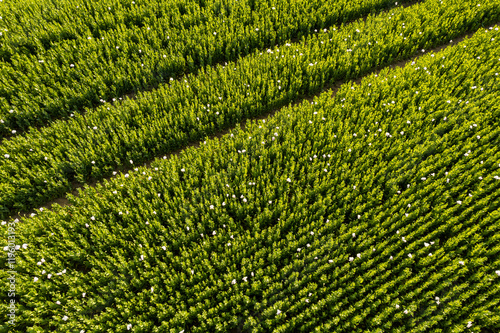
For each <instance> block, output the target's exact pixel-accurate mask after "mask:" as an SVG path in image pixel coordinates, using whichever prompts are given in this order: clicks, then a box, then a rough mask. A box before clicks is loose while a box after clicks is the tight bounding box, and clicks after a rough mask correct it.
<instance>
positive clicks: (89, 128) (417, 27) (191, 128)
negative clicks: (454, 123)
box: [0, 0, 500, 217]
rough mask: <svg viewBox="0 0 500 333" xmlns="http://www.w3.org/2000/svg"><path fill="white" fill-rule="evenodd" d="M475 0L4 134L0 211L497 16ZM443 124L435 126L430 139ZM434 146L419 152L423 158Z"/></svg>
mask: <svg viewBox="0 0 500 333" xmlns="http://www.w3.org/2000/svg"><path fill="white" fill-rule="evenodd" d="M476 3H478V1H477V0H470V1H457V2H452V3H445V4H443V3H441V2H440V1H434V0H433V1H426V2H424V3H422V4H417V5H414V6H412V7H408V8H398V9H394V10H392V11H391V12H387V13H383V14H380V15H376V16H375V15H371V16H369V17H368V18H367V19H366V20H365V21H361V20H360V21H357V22H354V23H351V24H348V25H346V26H344V27H342V28H341V29H339V30H337V29H335V28H334V29H333V30H330V31H323V30H322V31H321V32H320V33H317V34H313V35H310V36H308V37H307V38H304V40H303V42H301V43H294V44H291V43H286V44H285V45H283V46H279V47H275V48H273V49H268V50H267V51H264V50H261V51H260V52H259V51H257V52H255V53H253V54H251V55H249V56H247V57H244V58H242V59H240V60H238V62H233V63H228V64H227V66H217V67H216V68H206V69H204V70H202V71H201V72H200V73H199V74H198V75H188V76H187V77H186V78H185V79H183V80H182V81H172V83H171V84H170V85H168V84H165V85H161V86H160V87H159V88H158V89H156V90H154V91H150V92H144V93H140V94H139V96H138V98H137V99H136V100H128V101H124V102H122V103H118V104H117V105H115V106H101V107H99V108H97V109H95V110H93V111H92V112H89V113H88V114H86V115H85V116H82V115H79V114H76V115H75V117H74V119H72V120H69V121H56V122H54V123H53V124H52V126H50V127H47V128H43V129H40V130H32V131H30V132H29V133H27V134H25V135H20V136H16V137H13V138H10V139H8V140H5V139H4V141H3V142H2V145H1V146H0V156H6V155H8V156H10V157H9V158H3V157H2V158H0V181H1V183H0V203H1V204H0V212H1V213H2V214H3V215H2V216H4V217H5V216H8V215H9V214H11V213H12V212H16V211H19V210H28V209H31V208H35V207H38V206H39V205H41V204H43V203H45V202H47V201H48V200H50V199H51V198H55V197H57V196H59V195H60V194H61V193H64V192H66V191H68V190H69V189H70V188H71V187H70V184H71V183H72V182H73V181H75V180H76V181H78V182H81V183H85V182H89V181H92V180H99V179H102V177H103V176H109V175H110V173H111V170H113V169H117V168H120V169H122V170H123V169H126V168H127V167H129V166H132V165H140V164H142V163H144V162H146V161H148V160H150V159H152V158H154V157H156V156H158V155H160V154H164V153H166V152H171V151H174V150H176V149H179V148H181V147H185V146H186V145H187V144H188V143H189V142H192V141H194V140H200V139H203V138H204V137H205V136H206V135H210V134H214V133H216V132H217V131H220V130H223V129H226V128H228V127H230V126H234V125H235V124H236V123H238V122H240V121H242V120H244V119H247V118H248V117H252V116H257V115H262V114H264V113H266V112H268V111H270V110H272V109H274V108H277V107H280V106H284V105H286V104H287V103H289V102H291V101H293V100H295V99H297V98H299V97H300V96H302V95H303V94H308V93H314V92H318V91H319V90H320V89H321V88H322V87H324V86H325V85H326V84H328V83H333V82H335V81H337V80H341V79H349V78H354V77H357V76H360V75H363V74H366V72H367V71H368V70H369V69H370V68H375V67H377V66H382V65H388V64H389V63H390V62H392V61H393V59H401V58H408V57H409V56H411V55H413V54H414V53H415V50H416V49H421V48H423V49H425V48H429V47H432V46H435V45H438V44H439V43H443V42H445V41H446V42H447V41H449V40H450V39H452V38H455V37H456V36H458V35H460V34H463V33H464V32H466V31H468V30H471V29H477V28H478V27H479V26H481V25H483V24H488V23H490V22H492V21H495V20H498V18H499V17H500V9H499V8H500V6H499V4H500V1H499V0H495V1H490V2H488V3H487V4H483V5H481V6H476ZM436 13H438V14H439V17H438V18H435V16H436ZM478 17H481V19H480V18H478ZM459 18H460V20H459ZM457 22H458V23H457ZM403 23H404V24H403ZM358 31H359V32H358ZM386 89H390V88H386ZM457 89H460V88H457ZM446 130H447V129H446V127H443V128H441V129H440V131H439V132H438V133H439V135H444V133H445V131H446ZM304 135H308V133H307V132H305V133H304ZM436 135H437V134H436ZM435 148H436V147H428V148H427V147H426V148H422V149H428V151H427V154H432V152H433V150H432V149H435ZM394 154H396V153H394ZM424 157H425V155H424ZM280 158H282V157H280ZM130 161H132V162H133V163H132V164H131V162H130ZM413 163H418V161H413ZM310 181H311V182H312V181H313V180H312V178H311V179H310ZM33 184H36V187H33V186H32V185H33ZM310 185H312V184H310ZM387 194H388V193H384V195H387ZM244 213H245V212H243V211H239V212H236V213H235V214H236V216H240V214H244Z"/></svg>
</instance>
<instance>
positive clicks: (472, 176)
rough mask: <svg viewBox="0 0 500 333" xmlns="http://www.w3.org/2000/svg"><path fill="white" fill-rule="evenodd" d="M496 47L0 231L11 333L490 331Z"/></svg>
mask: <svg viewBox="0 0 500 333" xmlns="http://www.w3.org/2000/svg"><path fill="white" fill-rule="evenodd" d="M499 37H500V32H498V28H495V29H491V30H486V31H484V29H480V31H478V32H477V33H476V34H475V35H474V36H473V37H472V38H471V39H469V40H466V41H464V42H462V43H460V44H458V45H456V46H454V47H449V48H447V49H446V50H444V51H442V52H440V53H437V54H429V55H426V56H423V57H421V58H420V59H418V60H416V61H415V62H413V63H411V64H408V65H407V66H406V67H405V68H403V69H397V70H393V71H389V70H383V71H382V72H381V73H380V74H378V75H371V76H369V77H366V78H365V79H363V80H362V81H361V84H360V85H355V84H345V85H343V86H342V87H341V88H340V90H339V91H338V93H337V94H336V96H335V97H333V98H332V97H331V93H330V92H329V91H328V92H325V93H323V94H322V95H321V96H320V97H319V98H317V99H315V100H314V101H313V103H312V104H309V103H303V104H302V105H299V106H297V107H294V108H285V109H283V110H281V111H279V112H278V113H277V114H276V115H275V117H273V118H272V119H270V120H269V121H265V122H264V121H263V122H255V123H250V124H249V125H248V126H247V129H246V130H245V131H241V132H240V131H237V132H235V133H231V134H229V135H226V136H224V137H223V138H222V139H221V140H220V141H217V140H208V141H207V142H206V144H205V145H202V146H201V147H200V148H199V149H191V148H190V149H187V150H186V151H185V152H184V153H183V154H181V155H180V156H178V157H177V156H176V157H174V158H172V159H169V160H158V161H156V162H154V163H153V164H152V167H151V168H149V169H147V168H139V170H138V171H137V172H131V173H130V174H129V175H128V177H127V176H125V175H122V176H121V177H119V178H117V179H114V180H112V181H110V182H105V183H104V185H98V186H97V187H96V188H87V189H86V190H85V191H84V193H82V195H80V196H79V197H73V198H72V201H73V205H72V206H68V207H65V208H57V209H55V210H54V211H46V212H43V213H41V214H39V215H37V216H35V217H34V218H32V219H28V220H26V221H25V222H22V223H17V224H16V222H12V223H13V224H14V225H15V227H16V232H17V234H16V237H18V238H19V240H18V241H19V242H20V244H21V243H25V244H26V245H25V246H24V247H23V250H21V251H19V252H18V255H19V256H20V260H19V261H18V264H17V266H18V267H17V271H18V272H19V273H18V274H19V275H18V276H17V279H18V281H19V283H18V285H19V286H20V290H19V294H20V296H19V299H20V311H19V313H18V314H19V317H20V318H21V319H20V320H21V321H20V322H19V324H18V325H19V326H18V327H17V328H16V329H17V331H19V332H21V331H30V330H33V331H35V330H44V331H48V330H61V331H80V330H82V329H83V330H91V329H97V330H102V331H106V330H113V331H121V330H123V331H126V330H127V327H130V330H131V331H132V332H133V331H141V330H142V331H148V332H163V331H172V332H179V331H182V330H185V331H190V332H207V331H216V330H222V331H245V332H248V331H252V332H270V331H273V332H311V331H314V330H316V329H319V330H320V331H323V330H326V331H332V332H352V331H354V330H357V329H360V330H363V331H367V330H373V331H377V330H378V331H388V330H397V331H405V332H409V331H412V332H413V331H415V332H419V331H426V330H427V331H428V330H429V329H432V330H444V331H451V330H452V329H455V330H457V331H459V332H460V331H465V330H466V328H467V327H469V325H470V327H473V329H474V330H478V331H480V330H492V331H494V330H498V329H499V328H500V317H499V316H498V313H499V311H498V310H499V309H500V284H499V283H498V279H500V267H499V266H498V265H500V246H498V233H499V231H500V230H499V228H500V226H499V224H498V221H499V218H500V193H499V192H498V191H497V189H498V184H499V182H500V175H499V174H498V173H499V171H500V148H499V146H498V142H499V140H500V126H499V125H500V124H499V119H500V118H499V115H500V108H499V106H498V103H497V101H498V98H499V94H500V90H499V89H498V87H499V85H498V82H499V80H500V78H499V77H498V75H495V74H496V73H497V71H498V69H499V68H500V46H498V44H496V43H492V41H494V40H495V39H498V38H499ZM49 274H50V276H49ZM3 280H5V279H3ZM2 297H4V298H5V297H6V296H5V295H3V296H2ZM158 304H161V306H158ZM145 309H147V310H145ZM469 323H470V324H469ZM129 325H130V326H129ZM15 332H16V330H15Z"/></svg>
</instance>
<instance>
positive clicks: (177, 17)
mask: <svg viewBox="0 0 500 333" xmlns="http://www.w3.org/2000/svg"><path fill="white" fill-rule="evenodd" d="M26 2H27V1H23V2H22V3H21V4H19V3H9V4H6V5H5V6H6V8H5V11H2V10H1V9H2V7H1V6H4V5H3V4H2V5H1V6H0V13H1V14H0V16H2V20H0V24H2V23H3V24H4V25H5V28H6V29H7V31H4V32H3V33H2V35H0V41H1V42H2V43H1V44H0V45H1V47H0V59H3V62H2V66H1V69H0V71H1V72H0V73H1V76H2V81H1V82H0V134H1V135H2V136H3V137H7V136H12V135H13V134H16V132H18V131H20V130H27V129H28V128H30V127H31V126H43V125H46V124H47V123H50V122H51V121H52V120H54V119H58V118H69V117H70V115H71V114H73V113H77V112H80V111H83V110H84V108H85V107H93V106H96V105H99V104H101V102H103V101H106V100H112V99H116V98H121V97H122V96H123V95H124V94H128V93H130V92H137V91H140V90H145V89H150V88H152V87H157V86H158V85H159V84H162V83H163V84H164V83H168V82H169V80H170V78H172V77H179V76H181V75H182V74H185V73H188V72H191V73H193V72H196V71H198V70H199V69H200V68H204V67H205V66H207V65H214V64H217V63H223V62H224V61H234V60H236V59H237V58H239V57H242V56H245V55H248V54H250V53H252V52H254V51H255V50H256V49H259V48H260V49H263V48H265V47H270V46H274V45H278V44H280V43H284V42H285V41H287V40H288V39H291V38H297V39H300V38H302V37H303V36H305V35H308V34H310V33H312V32H313V31H314V30H317V29H321V30H323V29H324V28H330V27H332V26H334V25H340V24H342V23H345V22H348V21H351V20H354V19H358V18H360V17H362V16H364V15H367V14H369V13H371V12H376V11H380V10H382V9H385V8H389V7H391V6H394V2H393V1H392V0H356V1H347V0H342V1H338V0H335V1H333V0H328V1H319V0H314V1H304V0H300V1H292V2H290V1H284V0H278V1H272V2H270V1H230V2H228V3H226V4H221V3H220V1H213V0H209V1H206V2H204V3H197V2H194V1H190V2H185V1H182V2H181V1H177V0H174V1H166V2H165V1H147V2H143V1H137V3H132V2H128V3H122V1H112V2H113V3H104V2H102V1H99V2H96V1H92V2H87V3H80V2H78V1H69V2H67V1H64V2H62V3H61V1H58V2H59V3H58V2H52V1H51V2H49V1H41V2H36V3H33V2H32V1H29V4H26ZM403 2H405V1H403ZM48 12H50V14H48V15H47V13H48ZM37 17H38V19H37ZM47 20H48V22H45V21H47ZM0 29H1V26H0Z"/></svg>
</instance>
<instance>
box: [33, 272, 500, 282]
mask: <svg viewBox="0 0 500 333" xmlns="http://www.w3.org/2000/svg"><path fill="white" fill-rule="evenodd" d="M499 275H500V274H499ZM33 281H34V282H36V281H38V278H37V277H36V276H35V277H34V278H33Z"/></svg>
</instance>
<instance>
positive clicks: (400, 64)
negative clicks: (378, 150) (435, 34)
mask: <svg viewBox="0 0 500 333" xmlns="http://www.w3.org/2000/svg"><path fill="white" fill-rule="evenodd" d="M497 24H499V23H496V24H492V26H494V25H497ZM473 34H474V33H473V32H469V33H466V34H463V35H462V36H460V37H459V38H456V39H454V40H452V41H450V42H449V43H447V44H444V45H440V46H437V47H435V48H432V49H429V50H425V52H424V53H420V52H419V53H418V54H416V55H414V56H413V57H412V58H410V59H408V60H400V61H397V62H394V63H393V64H391V65H389V66H385V67H381V68H376V69H374V70H373V71H371V72H370V73H367V74H365V75H363V76H360V77H359V78H357V79H354V80H347V81H345V80H344V81H337V82H334V83H332V84H328V85H326V86H324V87H323V89H322V90H321V91H320V92H318V93H316V94H310V95H303V96H299V97H298V98H297V100H296V101H295V102H293V103H291V105H292V106H294V105H297V104H300V103H303V102H304V101H309V102H312V101H313V99H314V98H315V97H317V96H319V95H320V94H321V93H323V92H325V91H327V90H331V93H332V96H334V95H335V94H336V93H337V91H338V89H339V88H340V86H341V85H343V84H344V83H346V82H356V83H360V82H361V80H362V79H363V78H364V77H366V76H369V75H372V74H378V73H380V71H382V70H383V69H386V68H391V69H392V68H397V67H404V66H405V65H406V64H407V63H409V62H412V61H414V60H415V59H417V58H419V57H420V56H422V55H424V54H425V53H431V52H432V53H437V52H439V51H441V50H443V49H444V48H446V47H447V46H450V45H454V44H457V43H460V42H461V41H463V40H464V39H465V38H470V37H471V36H472V35H473ZM134 97H135V95H131V96H130V97H129V98H134ZM285 107H286V106H285ZM283 108H284V107H280V108H276V109H273V110H271V111H270V112H267V113H265V114H262V115H260V116H257V117H253V118H248V120H250V121H257V120H261V119H267V118H269V117H272V116H273V115H274V114H275V113H276V112H278V111H279V110H281V109H283ZM235 128H240V129H243V130H244V129H245V124H244V123H239V124H236V125H235V126H233V127H230V128H228V129H226V130H224V131H220V132H218V133H217V134H215V135H212V136H209V139H214V138H221V137H222V136H223V135H225V134H228V133H229V132H230V131H231V130H234V129H235ZM203 141H204V140H203ZM203 141H202V140H200V141H195V142H192V143H189V144H188V145H187V146H185V147H183V148H181V149H177V150H175V151H172V152H169V153H166V154H162V155H164V156H166V157H167V158H170V157H172V156H175V155H179V154H180V153H181V152H182V151H184V150H185V149H187V148H188V147H199V146H200V144H202V142H203ZM158 158H159V157H156V158H155V159H152V160H150V161H148V162H146V163H144V164H143V165H144V166H146V167H149V166H150V164H151V163H152V162H153V161H154V160H156V159H158ZM133 169H134V168H133V167H131V168H125V169H120V170H115V171H116V172H123V173H126V172H127V171H131V170H133ZM112 178H114V176H111V177H107V178H104V179H102V180H100V181H95V180H94V181H91V182H90V183H87V184H81V183H78V182H73V183H72V184H71V185H72V187H73V190H72V191H71V192H68V193H71V194H72V195H74V196H78V195H79V194H80V191H79V190H81V189H83V188H84V187H85V185H87V186H90V187H95V186H96V185H97V184H98V183H102V182H103V181H104V180H110V179H112ZM53 204H59V205H60V206H62V207H64V206H68V205H70V202H69V200H68V198H67V197H62V198H57V199H54V200H51V201H49V202H47V203H46V204H45V205H43V206H42V207H41V208H44V209H51V207H52V205H53ZM35 212H36V210H32V211H30V212H19V213H18V214H16V215H13V216H12V217H11V218H12V219H20V220H22V219H23V218H28V217H29V216H30V215H31V214H32V213H35Z"/></svg>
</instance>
